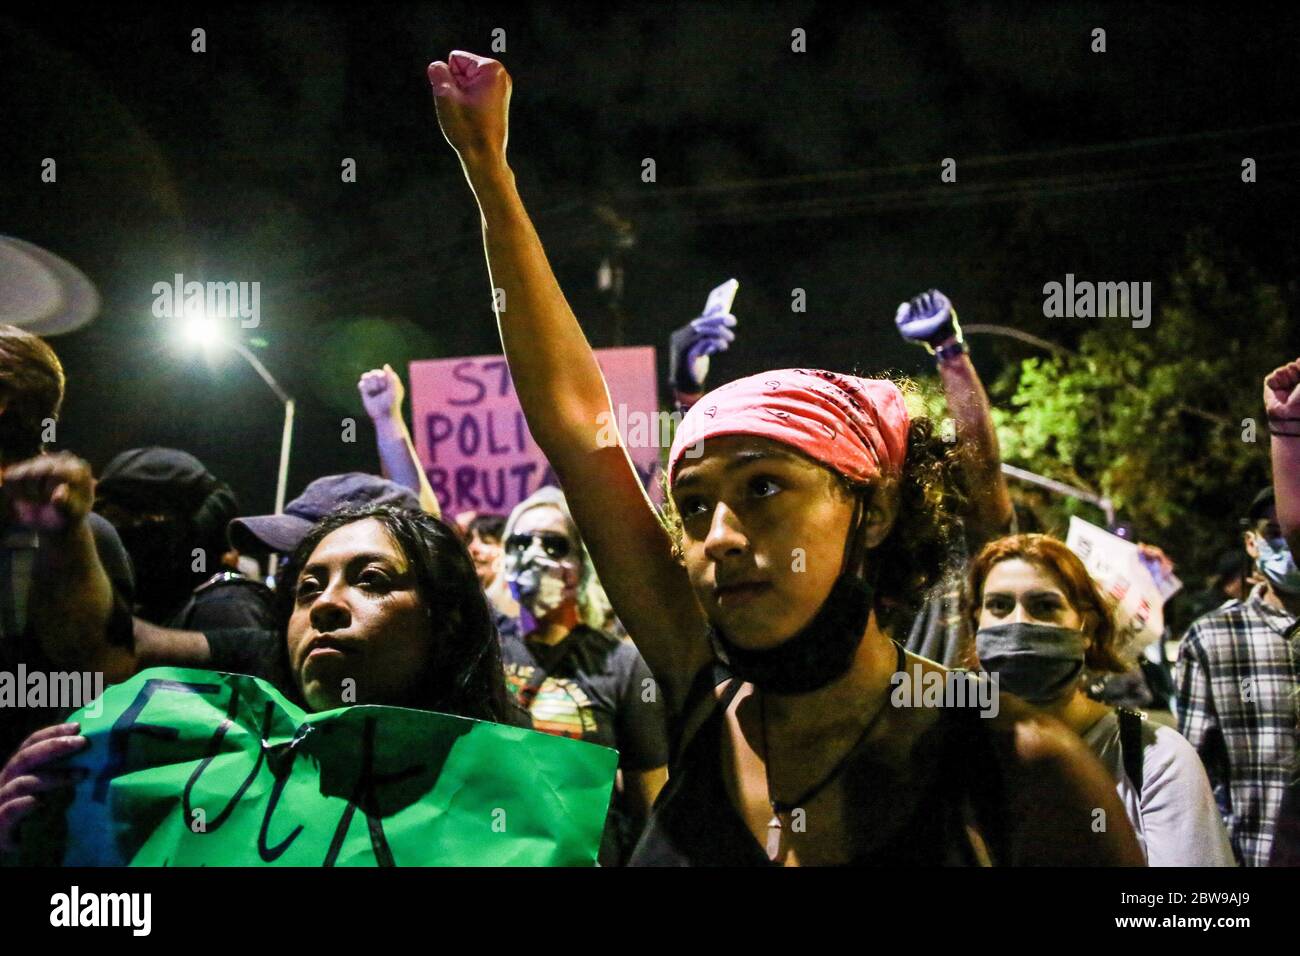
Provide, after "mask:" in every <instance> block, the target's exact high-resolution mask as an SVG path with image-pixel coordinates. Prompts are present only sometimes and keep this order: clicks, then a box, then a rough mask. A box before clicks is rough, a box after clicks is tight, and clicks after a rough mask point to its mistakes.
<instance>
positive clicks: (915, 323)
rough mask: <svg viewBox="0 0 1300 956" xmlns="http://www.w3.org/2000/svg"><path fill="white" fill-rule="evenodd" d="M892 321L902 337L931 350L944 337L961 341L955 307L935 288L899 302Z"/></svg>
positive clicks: (943, 339) (944, 338)
mask: <svg viewBox="0 0 1300 956" xmlns="http://www.w3.org/2000/svg"><path fill="white" fill-rule="evenodd" d="M894 324H895V325H897V326H898V332H899V334H900V335H902V336H903V338H905V339H907V340H908V341H909V342H916V343H918V344H920V345H924V346H925V347H926V348H928V349H929V350H930V351H932V352H933V351H934V347H935V346H936V345H939V344H940V343H941V342H943V341H945V340H947V339H950V338H956V339H957V341H958V342H960V341H961V340H962V338H961V326H960V325H958V324H957V310H956V309H954V308H953V307H952V303H951V302H949V301H948V297H947V296H946V295H944V294H943V293H942V292H940V291H939V290H938V289H931V290H930V291H929V292H923V293H921V294H920V295H918V296H917V297H916V298H914V299H913V300H912V301H911V302H904V303H903V304H902V305H900V306H899V307H898V312H896V313H895V314H894Z"/></svg>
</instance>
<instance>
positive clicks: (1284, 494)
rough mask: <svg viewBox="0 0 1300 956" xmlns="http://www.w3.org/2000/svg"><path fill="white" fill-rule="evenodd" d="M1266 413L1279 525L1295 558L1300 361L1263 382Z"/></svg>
mask: <svg viewBox="0 0 1300 956" xmlns="http://www.w3.org/2000/svg"><path fill="white" fill-rule="evenodd" d="M1264 411H1265V412H1267V414H1268V430H1269V433H1270V434H1271V436H1272V443H1273V495H1274V497H1275V498H1276V500H1277V523H1278V524H1279V525H1281V526H1282V536H1283V537H1284V538H1286V543H1287V544H1288V545H1289V546H1290V548H1291V553H1292V554H1300V359H1296V360H1295V361H1294V362H1290V363H1288V364H1287V365H1283V366H1282V367H1281V368H1276V369H1274V370H1273V371H1272V372H1271V373H1270V374H1269V376H1268V377H1267V378H1266V379H1264Z"/></svg>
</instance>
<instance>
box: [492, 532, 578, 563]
mask: <svg viewBox="0 0 1300 956" xmlns="http://www.w3.org/2000/svg"><path fill="white" fill-rule="evenodd" d="M534 541H536V542H538V543H539V544H541V546H542V550H543V551H545V552H546V555H547V557H550V558H555V559H556V560H559V559H560V558H563V557H564V556H565V555H567V554H568V553H569V551H570V549H571V546H570V544H569V539H568V538H566V537H565V536H564V535H562V534H556V533H555V532H543V533H542V534H512V535H511V536H510V537H508V538H506V550H507V551H509V552H510V553H511V554H523V553H524V552H525V551H527V550H528V547H529V545H531V544H532V543H533V542H534Z"/></svg>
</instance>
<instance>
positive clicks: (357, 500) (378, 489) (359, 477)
mask: <svg viewBox="0 0 1300 956" xmlns="http://www.w3.org/2000/svg"><path fill="white" fill-rule="evenodd" d="M340 505H353V506H363V505H393V506H395V507H397V508H409V509H411V510H412V511H419V510H420V499H419V498H418V497H417V496H416V494H415V492H413V491H411V490H410V489H409V488H405V487H403V486H402V485H399V484H397V483H396V482H392V481H389V480H388V479H386V478H380V477H378V476H377V475H367V474H363V473H361V472H358V471H350V472H346V473H345V474H341V475H326V476H325V477H324V478H317V479H316V480H315V481H313V482H312V483H311V484H309V485H308V486H307V487H306V488H304V489H303V492H302V494H301V495H299V496H298V497H297V498H294V499H293V501H291V502H289V503H288V504H287V505H285V506H284V513H283V514H278V515H254V516H253V517H249V518H236V519H235V520H234V521H232V522H230V543H231V544H232V545H233V546H234V547H236V548H238V549H239V550H240V551H245V552H248V553H251V554H259V553H265V552H268V551H275V552H278V553H280V554H288V553H290V552H292V551H293V550H294V549H295V548H297V547H298V545H299V544H300V543H302V540H303V538H305V537H307V532H308V531H310V530H311V527H312V525H314V524H315V523H316V522H317V521H319V520H320V519H321V518H323V517H325V516H326V515H327V514H329V513H330V512H331V511H333V510H334V509H335V508H337V507H339V506H340Z"/></svg>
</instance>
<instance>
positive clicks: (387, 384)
mask: <svg viewBox="0 0 1300 956" xmlns="http://www.w3.org/2000/svg"><path fill="white" fill-rule="evenodd" d="M357 391H359V392H360V393H361V404H362V405H363V406H365V409H366V414H367V415H369V416H370V420H371V421H379V420H380V419H382V418H400V417H401V415H402V399H404V398H405V397H406V389H405V388H403V387H402V379H401V377H400V376H399V375H398V374H397V373H396V372H394V371H393V369H392V367H391V366H389V365H387V364H385V365H384V367H383V368H376V369H371V370H370V371H369V372H366V373H365V374H364V375H362V376H361V380H360V381H359V382H357Z"/></svg>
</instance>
